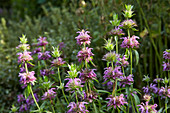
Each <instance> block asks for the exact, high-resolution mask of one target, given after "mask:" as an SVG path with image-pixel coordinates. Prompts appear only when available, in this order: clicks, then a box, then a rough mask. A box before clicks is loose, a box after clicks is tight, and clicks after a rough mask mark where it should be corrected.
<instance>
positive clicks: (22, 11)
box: [0, 0, 170, 113]
mask: <svg viewBox="0 0 170 113" xmlns="http://www.w3.org/2000/svg"><path fill="white" fill-rule="evenodd" d="M125 4H131V5H133V6H134V9H133V10H134V11H135V12H134V13H135V16H133V20H135V21H136V22H137V24H138V32H135V35H138V36H140V38H141V39H140V43H141V45H140V48H139V49H138V51H139V54H140V60H139V64H138V65H137V66H135V64H134V69H133V71H134V73H135V74H134V76H135V78H138V79H135V85H136V87H137V88H139V89H140V88H141V87H142V82H141V79H142V77H143V75H146V74H149V76H150V77H151V78H154V77H155V76H156V75H160V76H161V77H164V76H165V75H166V73H165V72H162V66H161V65H162V62H163V58H162V53H163V51H164V50H165V49H166V48H169V47H168V46H170V44H169V42H170V7H169V6H170V0H0V91H1V93H0V97H1V98H0V112H3V113H4V112H9V110H10V108H11V105H12V103H16V100H17V94H18V93H19V92H22V89H21V88H20V84H19V78H18V73H19V68H18V64H17V55H16V49H15V48H16V46H17V45H18V44H19V38H18V37H20V36H21V34H26V35H27V38H28V41H29V42H30V43H32V42H34V41H35V40H36V39H37V38H38V37H39V36H45V37H47V40H48V41H49V46H48V47H49V50H50V49H52V48H51V46H57V45H58V44H59V43H60V42H64V45H65V48H64V49H63V54H64V57H65V59H66V61H67V62H68V63H70V62H75V63H77V59H76V57H75V56H76V55H77V52H78V51H79V47H78V46H77V44H76V40H75V36H77V34H76V32H77V31H78V30H80V29H86V30H88V31H90V32H91V33H90V35H91V36H92V43H91V47H92V48H94V49H93V53H94V54H95V56H94V60H93V61H94V63H95V64H96V65H97V70H98V71H97V75H98V79H99V80H100V81H102V74H103V69H104V67H105V62H103V61H102V60H101V59H102V57H103V55H104V54H105V53H106V51H105V49H104V48H103V45H104V38H106V39H107V38H109V37H110V36H109V35H108V32H109V31H110V30H111V29H112V28H113V26H112V25H111V24H110V23H109V20H112V15H113V14H114V13H117V14H118V15H119V19H121V20H123V19H124V18H123V16H122V11H123V9H124V5H125ZM70 43H71V44H70ZM119 43H121V41H120V42H119ZM123 51H124V50H123V49H122V50H120V52H123ZM126 71H128V69H127V70H126ZM139 78H140V79H139ZM98 87H102V85H101V86H98Z"/></svg>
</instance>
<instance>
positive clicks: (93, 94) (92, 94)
mask: <svg viewBox="0 0 170 113" xmlns="http://www.w3.org/2000/svg"><path fill="white" fill-rule="evenodd" d="M83 94H84V100H86V101H88V102H90V103H91V102H93V99H94V100H95V99H97V95H98V94H97V93H96V92H94V91H91V92H85V91H83Z"/></svg>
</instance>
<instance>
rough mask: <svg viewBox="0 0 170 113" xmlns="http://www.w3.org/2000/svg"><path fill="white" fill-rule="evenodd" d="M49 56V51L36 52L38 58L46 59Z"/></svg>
mask: <svg viewBox="0 0 170 113" xmlns="http://www.w3.org/2000/svg"><path fill="white" fill-rule="evenodd" d="M49 58H51V55H50V52H49V51H46V52H44V53H42V52H39V53H38V59H39V60H47V59H49Z"/></svg>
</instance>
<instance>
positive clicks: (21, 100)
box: [17, 94, 25, 103]
mask: <svg viewBox="0 0 170 113" xmlns="http://www.w3.org/2000/svg"><path fill="white" fill-rule="evenodd" d="M17 97H18V100H17V101H18V102H19V103H20V102H23V101H25V98H24V95H23V94H20V95H17Z"/></svg>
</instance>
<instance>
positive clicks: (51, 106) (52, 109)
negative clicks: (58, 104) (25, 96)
mask: <svg viewBox="0 0 170 113" xmlns="http://www.w3.org/2000/svg"><path fill="white" fill-rule="evenodd" d="M50 105H51V108H52V110H53V113H55V110H54V107H53V106H52V104H50Z"/></svg>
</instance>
